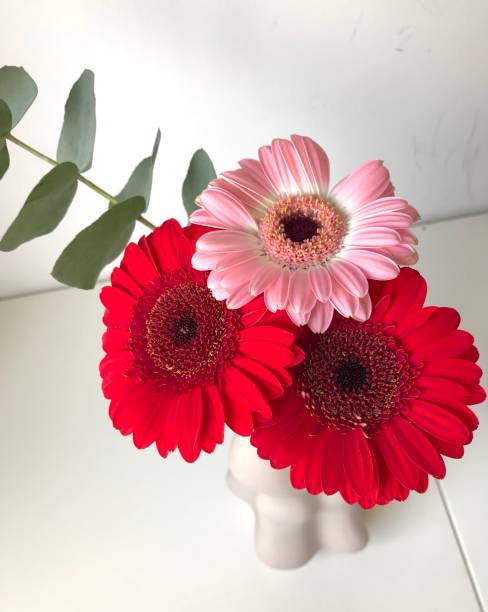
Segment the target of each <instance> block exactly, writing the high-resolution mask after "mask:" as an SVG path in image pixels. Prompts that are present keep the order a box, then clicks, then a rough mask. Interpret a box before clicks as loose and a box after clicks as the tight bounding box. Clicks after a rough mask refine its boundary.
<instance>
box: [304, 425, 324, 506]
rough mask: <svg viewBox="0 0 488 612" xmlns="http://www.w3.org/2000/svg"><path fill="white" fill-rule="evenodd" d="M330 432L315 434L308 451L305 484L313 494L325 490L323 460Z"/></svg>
mask: <svg viewBox="0 0 488 612" xmlns="http://www.w3.org/2000/svg"><path fill="white" fill-rule="evenodd" d="M327 439H328V432H327V431H323V432H322V433H321V434H319V435H318V436H314V438H313V440H312V442H311V444H310V448H309V451H308V453H307V467H306V470H305V486H306V488H307V491H308V492H309V493H311V494H312V495H317V494H318V493H321V492H322V490H323V486H322V460H323V456H324V448H325V445H326V444H327Z"/></svg>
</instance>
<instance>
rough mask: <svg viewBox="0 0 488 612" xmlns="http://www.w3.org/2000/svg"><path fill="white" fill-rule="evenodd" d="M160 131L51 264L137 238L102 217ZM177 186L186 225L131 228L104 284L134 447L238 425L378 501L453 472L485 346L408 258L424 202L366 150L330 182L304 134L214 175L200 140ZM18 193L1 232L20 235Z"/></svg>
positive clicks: (108, 364) (132, 193) (469, 422)
mask: <svg viewBox="0 0 488 612" xmlns="http://www.w3.org/2000/svg"><path fill="white" fill-rule="evenodd" d="M82 78H83V77H82ZM0 84H1V81H0ZM82 85H83V84H82ZM82 85H81V86H80V82H78V83H77V84H75V88H76V87H78V89H77V90H76V89H75V88H74V92H75V93H73V91H72V94H71V95H70V99H69V100H68V104H67V107H66V115H65V124H64V127H63V131H62V133H61V138H60V148H61V150H62V151H65V150H66V147H67V150H68V153H66V154H65V156H64V159H62V160H60V159H59V148H58V162H60V161H61V164H60V165H58V164H57V163H56V162H54V164H56V167H57V169H58V171H59V168H60V167H63V166H65V165H66V164H70V165H71V166H74V168H75V169H74V170H72V171H73V173H74V175H73V176H74V178H73V181H74V185H76V181H78V180H81V181H82V182H87V181H86V179H85V180H83V177H81V171H82V170H84V169H86V167H84V168H81V167H80V164H79V163H78V159H79V157H78V158H77V157H76V156H77V154H78V153H79V151H80V148H79V145H78V144H77V143H79V142H81V141H82V140H83V139H81V140H80V138H78V139H75V138H73V135H72V134H73V131H72V132H71V138H70V139H66V138H65V139H64V140H63V133H65V132H69V130H70V125H71V126H72V125H73V124H75V123H76V122H75V121H74V120H73V117H76V116H78V118H79V117H80V115H79V114H78V115H76V105H73V104H72V105H71V107H70V100H73V99H75V98H76V96H77V91H78V93H79V91H80V90H81V91H82V93H83V96H81V98H83V99H90V96H87V87H86V86H85V87H83V86H82ZM91 86H93V83H92V82H91ZM88 89H89V88H88ZM0 91H1V88H0ZM78 97H80V96H78ZM73 106H74V107H75V110H73V108H72V107H73ZM78 106H80V105H78ZM0 108H1V107H0ZM83 108H85V109H86V105H85V106H83ZM66 126H67V127H66ZM9 130H10V128H9V129H8V130H7V132H4V134H6V136H5V138H6V139H7V140H11V141H12V142H14V143H16V144H18V143H19V142H20V141H18V139H16V138H14V137H13V136H12V135H11V134H10V131H9ZM85 140H86V139H85ZM63 142H64V145H63ZM70 143H71V145H70ZM73 143H74V144H73ZM20 144H21V146H22V144H24V143H20ZM63 146H64V147H65V148H64V149H63ZM70 146H71V149H70V148H69V147H70ZM89 146H90V145H89ZM91 146H92V145H91ZM25 147H26V145H24V148H25ZM83 147H84V148H83ZM28 148H30V149H31V150H32V148H31V147H28ZM156 150H157V147H155V151H154V152H153V155H152V157H151V158H148V159H147V160H144V162H141V164H146V166H144V168H145V170H144V171H141V170H140V168H139V167H138V168H139V170H138V169H136V171H135V172H134V173H133V175H132V176H131V178H130V179H129V182H128V184H127V185H126V187H125V188H124V190H123V191H122V192H121V194H119V196H117V197H116V198H111V196H108V194H106V192H103V193H102V195H103V194H105V196H108V199H111V200H113V202H112V203H113V204H116V205H115V206H113V207H111V208H110V209H109V210H108V211H107V212H106V213H105V214H104V215H102V217H101V218H100V219H99V220H98V221H97V222H95V223H94V224H92V226H89V228H86V229H85V230H83V231H82V232H81V233H80V234H79V235H78V236H77V237H76V238H75V240H74V241H73V242H72V243H71V244H70V245H68V247H67V248H66V249H65V251H64V252H63V254H62V255H61V257H60V260H58V262H57V263H56V266H55V268H54V272H53V273H54V275H55V277H56V278H58V279H60V280H62V281H63V282H68V283H69V284H73V285H76V286H84V287H86V284H84V283H86V282H88V283H89V282H92V284H94V282H95V279H96V277H97V275H98V272H99V271H100V269H101V267H102V265H103V264H104V263H106V262H107V256H108V254H110V255H111V257H112V259H113V258H114V257H115V256H116V255H117V254H118V252H120V250H122V249H123V246H124V245H125V243H124V245H122V247H120V248H119V249H118V250H117V248H113V246H112V248H111V250H110V251H109V253H107V252H106V251H105V252H104V254H102V256H98V255H97V253H99V251H97V250H96V249H97V248H98V242H97V240H95V241H94V240H93V236H95V238H98V236H99V235H103V236H106V235H107V229H106V230H105V234H104V233H103V232H102V231H101V229H100V224H102V225H103V227H105V228H108V230H109V231H110V230H111V229H112V228H113V229H114V232H115V234H116V235H122V234H123V235H124V236H126V241H127V240H128V239H129V236H130V233H131V231H132V228H133V226H134V223H135V220H136V219H137V218H138V216H139V215H140V214H141V212H143V210H144V209H145V205H146V204H147V198H148V193H149V190H150V181H151V180H152V168H153V165H154V158H155V155H156ZM82 151H83V152H84V157H85V158H86V157H87V155H86V144H83V146H82ZM77 152H78V153H77ZM44 157H45V156H44ZM61 157H63V156H61ZM88 157H89V159H90V160H91V153H90V154H89V155H88ZM51 161H52V160H51ZM55 170H56V168H55ZM52 172H54V171H52ZM144 172H145V174H144ZM148 176H149V179H148V178H147V177H148ZM208 179H211V180H210V182H209V181H208ZM92 185H93V184H92ZM148 185H149V190H148ZM38 188H39V186H38V187H37V188H36V189H38ZM99 191H100V192H101V191H102V190H99ZM183 194H184V199H185V200H186V203H187V209H188V210H189V211H190V212H191V216H190V224H189V225H188V226H187V227H184V228H182V227H181V226H180V225H179V224H178V222H177V221H175V220H173V219H170V220H167V221H165V222H164V223H163V224H162V225H161V226H160V227H157V228H154V230H153V231H152V232H151V233H150V234H149V235H147V236H145V237H143V238H141V240H140V241H139V242H138V243H137V244H134V243H131V244H129V245H128V246H127V247H126V248H125V252H124V254H123V257H122V260H121V263H120V265H119V266H118V267H116V268H115V269H114V270H113V272H112V275H111V283H110V285H109V286H107V287H104V288H103V289H102V291H101V300H102V302H103V304H104V306H105V308H106V310H105V315H104V323H105V325H106V327H107V330H106V332H105V334H104V336H103V347H104V350H105V352H106V356H105V357H104V359H103V360H102V362H101V364H100V373H101V376H102V379H103V384H102V386H103V392H104V394H105V396H106V397H107V398H108V399H109V400H110V409H109V414H110V418H111V419H112V422H113V424H114V427H115V428H117V429H118V430H120V432H121V433H122V434H124V435H132V438H133V441H134V444H135V445H136V446H137V447H138V448H145V447H148V446H150V445H152V444H154V445H155V446H156V448H157V451H158V452H159V454H160V455H161V456H162V457H167V455H168V454H169V453H171V452H173V451H175V450H176V449H178V450H179V452H180V453H181V455H182V456H183V458H184V459H185V460H187V461H189V462H192V461H195V460H196V459H197V458H198V457H199V455H200V453H201V452H202V451H204V452H207V453H211V452H212V451H213V450H214V449H215V447H216V445H217V444H220V443H222V441H223V439H224V430H225V425H227V426H228V427H229V428H230V429H231V430H232V431H234V432H235V433H236V434H238V435H241V436H251V443H252V444H253V445H254V446H255V447H256V449H257V453H258V454H259V456H260V457H262V458H263V459H268V460H269V461H270V463H271V465H272V466H273V467H274V468H290V479H291V483H292V485H293V486H294V487H296V488H306V489H307V490H308V491H309V492H310V493H313V494H317V493H321V492H323V493H325V494H327V495H330V494H333V493H336V492H340V493H341V495H342V496H343V498H344V499H345V500H346V501H347V502H349V503H356V502H358V503H359V504H360V505H361V506H363V507H364V508H370V507H372V506H374V505H376V504H386V503H388V502H390V501H392V500H393V499H397V500H404V499H406V497H407V496H408V494H409V492H410V491H411V490H415V491H417V492H424V491H425V490H426V489H427V486H428V477H429V475H431V476H434V477H435V478H443V477H444V474H445V464H444V460H443V456H447V457H454V458H460V457H461V456H462V455H463V450H464V445H466V444H468V443H469V442H470V441H471V439H472V432H473V431H474V430H475V429H476V427H477V424H478V420H477V418H476V416H475V414H474V413H473V412H472V411H471V409H470V408H469V407H468V405H471V404H476V403H479V402H481V401H483V400H484V398H485V392H484V391H483V389H482V388H481V387H480V385H479V381H480V376H481V370H480V368H479V367H478V365H476V362H477V360H478V352H477V350H476V348H475V346H474V344H473V337H472V336H471V335H470V334H469V333H467V332H466V331H463V330H461V329H458V327H459V324H460V317H459V314H458V313H457V312H456V311H455V310H454V309H452V308H447V307H436V306H424V302H425V298H426V292H427V286H426V282H425V280H424V279H423V278H422V276H421V275H420V274H419V273H418V272H417V271H415V270H413V269H412V268H410V267H409V266H410V265H412V264H415V263H416V261H417V254H416V251H415V247H414V245H415V242H416V239H415V237H414V235H413V234H412V232H411V227H412V225H413V223H414V222H415V221H416V220H417V218H418V214H417V212H416V210H415V209H414V208H413V207H412V206H411V205H409V204H408V203H407V202H406V201H405V200H404V199H402V198H400V197H398V196H397V195H395V193H394V189H393V186H392V184H391V182H390V176H389V173H388V171H387V169H386V168H385V167H384V166H383V164H382V163H381V162H379V161H369V162H366V163H364V164H363V165H361V166H360V167H359V168H357V169H356V170H355V171H353V172H352V173H351V174H350V175H349V176H347V177H346V178H344V179H343V180H341V181H340V182H339V183H337V184H336V185H335V187H333V188H332V189H330V188H329V161H328V158H327V155H326V154H325V152H324V151H323V150H322V149H321V148H320V146H319V145H318V144H316V143H315V142H314V141H313V140H311V139H310V138H308V137H303V136H292V137H291V139H290V140H280V139H278V140H274V141H273V142H272V144H271V145H270V146H264V147H261V148H260V149H259V154H258V160H254V159H245V160H242V161H241V162H240V167H239V168H238V169H237V170H234V171H229V172H224V173H222V174H221V175H220V176H219V177H218V178H216V177H215V175H214V173H213V168H212V165H211V163H210V161H209V160H208V158H207V157H206V155H205V154H204V153H203V152H202V151H200V152H198V153H197V154H196V155H195V156H194V158H193V159H192V162H191V164H190V168H189V172H188V175H187V178H186V180H185V184H184V187H183ZM73 195H74V192H73V194H72V196H73ZM72 196H71V198H72ZM134 201H135V202H139V206H138V207H135V205H134ZM141 201H142V203H141ZM28 204H29V201H28V202H27V203H26V205H25V206H24V209H25V207H26V206H28ZM124 207H125V209H124ZM24 209H22V211H21V213H20V214H19V217H18V218H17V219H16V221H14V223H13V224H12V226H11V228H9V230H8V232H7V234H6V236H5V237H4V238H3V240H2V243H0V246H2V245H3V247H5V245H6V244H7V246H8V245H11V244H13V243H19V244H20V243H21V242H22V241H25V239H24V240H20V241H19V238H18V236H19V233H20V234H21V233H22V231H24V230H23V228H25V225H26V223H25V219H26V218H27V217H26V215H27V213H28V212H29V211H27V213H26V212H25V210H24ZM123 210H125V211H126V212H125V216H124V215H123V212H122V211H123ZM22 215H24V216H23V217H22ZM117 215H118V216H117ZM19 218H20V219H21V222H19V221H18V219H19ZM59 220H60V219H59ZM124 223H125V225H124ZM146 223H147V222H146ZM16 224H17V225H16ZM97 224H98V225H97ZM32 233H33V232H32V231H31V234H32ZM42 233H45V232H42ZM84 233H85V235H84ZM34 234H35V231H34ZM87 234H88V239H87ZM36 235H39V232H38V233H37V234H36ZM80 236H81V238H80ZM32 237H34V236H32V235H30V236H29V237H28V238H27V239H29V238H32ZM119 242H120V241H119ZM94 244H95V254H93V253H91V255H90V257H88V258H85V259H83V257H84V255H85V254H86V253H87V252H88V248H89V247H92V246H93V245H94ZM112 245H113V243H112ZM101 248H102V249H103V248H105V249H106V250H107V248H108V247H107V245H104V246H103V247H101ZM82 259H83V261H82ZM86 259H88V261H86ZM93 259H95V260H96V265H93ZM90 265H91V268H89V266H90ZM87 266H88V268H89V269H88V268H87ZM80 270H81V271H82V273H80ZM86 279H92V281H91V280H88V281H87V280H86Z"/></svg>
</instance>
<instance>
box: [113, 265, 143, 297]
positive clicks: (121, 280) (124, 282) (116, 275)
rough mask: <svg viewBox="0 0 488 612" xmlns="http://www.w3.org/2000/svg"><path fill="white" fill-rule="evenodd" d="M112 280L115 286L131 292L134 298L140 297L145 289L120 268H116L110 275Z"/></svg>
mask: <svg viewBox="0 0 488 612" xmlns="http://www.w3.org/2000/svg"><path fill="white" fill-rule="evenodd" d="M110 282H111V283H112V285H113V286H114V287H117V288H118V289H122V290H123V291H125V292H126V293H129V294H130V295H132V297H134V298H136V299H137V298H139V297H140V296H141V295H142V294H143V291H142V289H141V288H140V286H139V285H138V284H137V283H136V282H135V280H134V279H133V278H132V277H131V276H129V275H128V274H127V272H124V270H121V269H120V268H114V269H113V271H112V274H111V275H110Z"/></svg>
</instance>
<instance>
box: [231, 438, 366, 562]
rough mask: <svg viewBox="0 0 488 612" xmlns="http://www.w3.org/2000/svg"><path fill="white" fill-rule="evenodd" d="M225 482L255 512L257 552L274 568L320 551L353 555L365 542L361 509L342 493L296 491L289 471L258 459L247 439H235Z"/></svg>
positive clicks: (298, 560)
mask: <svg viewBox="0 0 488 612" xmlns="http://www.w3.org/2000/svg"><path fill="white" fill-rule="evenodd" d="M227 483H228V485H229V487H230V489H231V490H232V491H233V492H234V493H235V494H236V495H237V496H238V497H240V498H241V499H243V500H244V501H245V502H247V503H248V504H250V505H251V506H252V508H253V509H254V515H255V527H254V538H255V547H256V553H257V556H258V557H259V558H260V559H261V560H262V561H263V562H264V563H266V564H267V565H269V566H271V567H274V568H279V569H291V568H296V567H300V566H301V565H303V564H304V563H306V562H307V561H308V560H309V559H310V558H311V557H313V556H314V554H315V553H316V552H317V551H318V550H321V549H327V550H331V551H334V552H343V553H350V552H355V551H358V550H361V549H362V548H364V546H366V544H367V541H368V533H367V530H366V527H365V524H364V511H363V510H361V509H360V508H358V507H356V506H351V505H349V504H347V503H346V502H345V501H344V500H343V499H342V498H341V497H340V496H339V495H333V496H326V495H310V494H309V493H307V492H306V491H301V490H297V489H294V488H293V487H292V486H291V484H290V482H289V470H275V469H273V468H272V467H271V466H270V465H269V462H268V461H264V460H263V459H260V458H259V457H258V455H257V452H256V449H255V448H253V447H252V446H251V444H250V442H249V439H248V438H242V437H239V436H235V437H234V439H233V441H232V446H231V451H230V460H229V469H228V472H227Z"/></svg>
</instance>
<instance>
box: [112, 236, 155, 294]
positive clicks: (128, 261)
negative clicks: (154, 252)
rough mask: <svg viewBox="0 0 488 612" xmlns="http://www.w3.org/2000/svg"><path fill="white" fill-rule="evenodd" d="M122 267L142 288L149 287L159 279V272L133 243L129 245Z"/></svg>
mask: <svg viewBox="0 0 488 612" xmlns="http://www.w3.org/2000/svg"><path fill="white" fill-rule="evenodd" d="M120 267H121V268H122V270H124V271H125V272H127V274H129V276H131V277H132V278H133V279H134V280H135V281H136V283H138V284H139V285H140V286H141V287H147V285H149V283H150V282H151V281H153V280H155V279H156V278H158V277H159V272H158V270H157V269H156V268H155V267H154V266H153V264H152V263H151V262H150V261H149V259H148V258H147V257H146V255H144V253H143V251H142V249H141V248H140V247H139V246H138V245H137V244H134V243H133V242H131V243H130V244H128V245H127V247H126V249H125V252H124V257H123V258H122V262H121V264H120Z"/></svg>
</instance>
